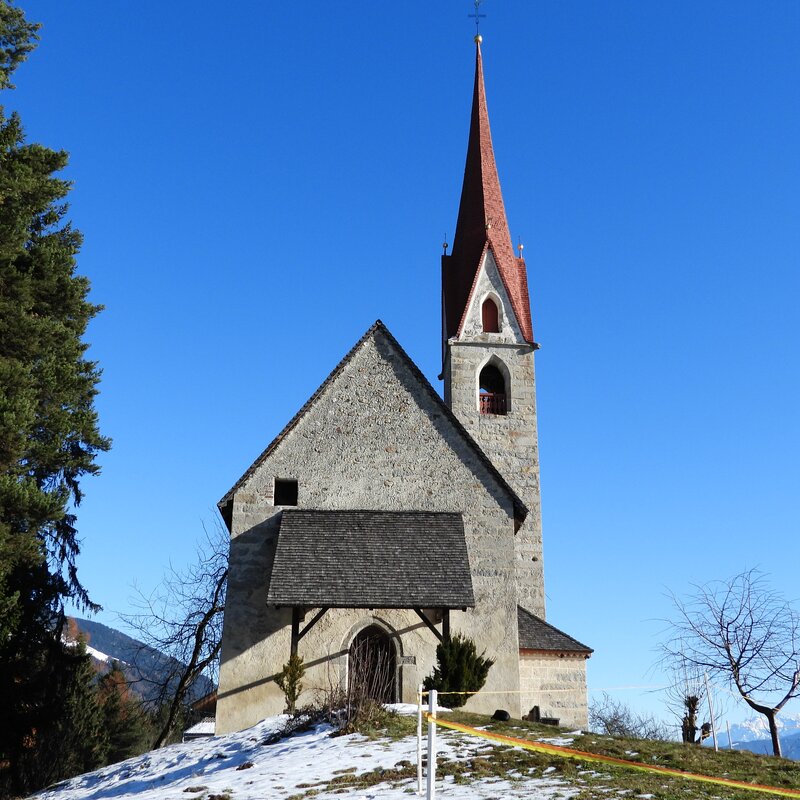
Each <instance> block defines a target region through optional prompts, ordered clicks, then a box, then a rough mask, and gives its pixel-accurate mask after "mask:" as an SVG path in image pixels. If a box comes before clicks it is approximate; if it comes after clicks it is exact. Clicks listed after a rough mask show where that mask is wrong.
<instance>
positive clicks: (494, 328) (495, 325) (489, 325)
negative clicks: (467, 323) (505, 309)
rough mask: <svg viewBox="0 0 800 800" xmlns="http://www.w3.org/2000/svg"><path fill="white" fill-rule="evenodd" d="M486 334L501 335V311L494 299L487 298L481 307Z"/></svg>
mask: <svg viewBox="0 0 800 800" xmlns="http://www.w3.org/2000/svg"><path fill="white" fill-rule="evenodd" d="M481 321H482V322H483V332H484V333H500V309H499V308H498V307H497V303H496V302H495V301H494V299H493V298H491V297H487V298H486V299H485V300H484V301H483V305H482V306H481Z"/></svg>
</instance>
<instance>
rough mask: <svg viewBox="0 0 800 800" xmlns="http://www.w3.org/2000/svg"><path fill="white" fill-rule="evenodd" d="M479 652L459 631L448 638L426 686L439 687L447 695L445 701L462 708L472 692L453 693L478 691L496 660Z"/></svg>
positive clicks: (429, 687)
mask: <svg viewBox="0 0 800 800" xmlns="http://www.w3.org/2000/svg"><path fill="white" fill-rule="evenodd" d="M484 655H485V653H481V654H480V655H478V652H477V650H476V649H475V642H473V641H472V639H468V638H467V637H465V636H461V635H460V634H457V635H456V636H451V637H449V638H447V639H445V640H444V641H443V642H441V643H440V644H439V646H438V647H437V648H436V662H437V666H435V667H434V668H433V674H432V675H430V676H428V677H427V678H425V681H424V683H423V685H424V686H425V688H426V689H428V690H430V689H436V691H437V692H440V693H442V694H446V696H445V697H443V698H442V704H443V705H445V706H448V707H450V708H459V707H460V706H463V705H464V703H466V702H467V700H468V699H469V694H450V693H451V692H479V691H480V690H481V689H482V688H483V684H484V683H486V676H487V675H488V674H489V670H490V669H491V666H492V664H494V660H493V659H491V658H484Z"/></svg>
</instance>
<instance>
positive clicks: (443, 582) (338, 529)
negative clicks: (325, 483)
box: [267, 510, 475, 608]
mask: <svg viewBox="0 0 800 800" xmlns="http://www.w3.org/2000/svg"><path fill="white" fill-rule="evenodd" d="M267 603H269V604H270V605H276V606H305V607H312V608H321V607H328V608H472V607H474V605H475V598H474V596H473V592H472V577H471V573H470V568H469V559H468V556H467V545H466V541H465V539H464V523H463V521H462V519H461V514H454V513H436V512H430V511H360V510H359V511H305V510H285V511H284V512H283V515H282V518H281V523H280V533H279V535H278V544H277V548H276V552H275V561H274V564H273V568H272V577H271V579H270V584H269V590H268V593H267Z"/></svg>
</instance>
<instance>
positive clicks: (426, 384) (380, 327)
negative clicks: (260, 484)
mask: <svg viewBox="0 0 800 800" xmlns="http://www.w3.org/2000/svg"><path fill="white" fill-rule="evenodd" d="M377 331H381V332H382V333H383V334H384V335H385V336H386V338H387V339H388V341H389V342H390V344H391V345H392V346H393V347H394V348H395V349H396V350H397V351H398V353H399V355H400V357H401V358H402V359H403V361H404V362H405V364H406V366H407V367H408V368H409V369H410V370H411V372H412V374H413V375H414V377H416V378H417V380H418V381H419V382H420V384H421V385H422V388H423V390H424V391H425V392H426V393H427V394H428V396H429V397H430V398H431V399H433V400H434V401H435V402H436V403H437V404H438V405H439V407H440V408H441V410H442V411H443V412H444V414H445V416H446V417H447V420H448V422H450V423H451V424H452V425H453V426H454V427H455V429H456V431H457V432H458V433H459V434H460V435H461V437H462V438H463V439H464V440H465V441H466V443H467V445H468V446H469V447H470V448H471V449H472V450H473V451H474V452H475V454H476V455H477V457H478V459H479V460H480V462H481V463H482V464H483V465H484V467H485V468H486V469H487V470H488V472H489V473H490V474H491V475H492V477H493V478H494V479H495V480H496V481H497V482H498V484H499V485H500V487H501V488H502V489H504V490H505V491H506V492H507V494H508V495H509V497H511V500H512V502H513V503H514V514H515V516H517V515H518V516H519V517H520V518H522V519H524V518H525V517H526V516H527V514H528V507H527V506H526V505H525V503H523V502H522V500H521V499H520V497H519V495H517V493H516V492H515V491H514V490H513V489H512V488H511V486H510V484H509V483H508V481H507V480H506V479H505V478H504V477H503V475H502V474H501V473H500V471H499V470H498V469H497V467H496V466H495V465H494V464H493V463H492V461H491V459H490V458H489V457H488V456H487V455H486V453H484V452H483V450H482V449H481V447H480V445H479V444H478V443H477V442H476V441H475V440H474V439H473V438H472V436H470V434H469V432H468V431H467V430H466V428H465V427H464V426H463V425H462V424H461V422H460V421H459V420H458V418H457V417H456V415H455V414H454V413H453V412H452V411H451V410H450V409H449V408H448V407H447V405H445V402H444V401H443V400H442V398H441V397H440V396H439V394H438V392H436V390H435V389H434V388H433V386H431V383H430V381H429V380H428V379H427V378H426V377H425V375H424V374H423V373H422V370H420V368H419V367H418V366H417V365H416V364H415V363H414V362H413V361H412V359H411V357H410V356H409V355H408V353H406V351H405V350H404V349H403V346H402V345H401V344H400V342H398V341H397V339H395V337H394V336H393V335H392V332H391V331H390V330H389V329H388V328H387V327H386V325H385V324H384V323H383V322H381V320H379V319H378V320H376V321H375V322H374V323H373V324H372V325H370V327H369V328H368V329H367V331H366V332H365V333H364V335H363V336H362V337H361V338H360V339H359V340H358V341H357V342H356V343H355V344H354V345H353V346H352V347H351V348H350V350H348V351H347V353H346V354H345V356H344V357H343V358H342V360H341V361H340V362H339V363H338V364H337V365H336V366H335V367H334V368H333V370H332V371H331V372H330V374H329V375H328V377H327V378H325V380H324V381H323V382H322V383H321V384H320V385H319V386H318V387H317V389H316V391H315V392H314V393H313V394H312V395H311V397H309V398H308V400H306V402H305V403H303V405H302V406H301V407H300V409H299V410H298V411H297V413H296V414H295V415H294V416H293V417H292V418H291V419H290V420H289V422H287V423H286V425H285V426H284V427H283V429H282V430H281V431H280V433H278V435H277V436H276V437H275V438H274V439H273V440H272V441H271V442H270V443H269V444H268V445H267V447H266V448H265V449H264V450H263V451H262V453H261V455H259V456H258V457H257V458H256V460H255V461H254V462H253V463H252V464H251V465H250V466H249V467H248V468H247V469H246V470H245V472H244V473H243V474H242V476H241V477H240V478H239V480H238V481H236V483H234V485H233V486H232V487H231V488H230V489H229V490H228V491H227V492H226V493H225V494H224V495H223V497H222V499H221V500H220V501H219V502H218V503H217V507H218V508H219V509H220V512H221V513H222V515H223V519H225V520H226V522H227V523H228V527H230V523H229V522H228V520H227V519H226V518H225V514H224V513H223V508H224V507H226V506H227V505H228V503H229V502H230V500H231V499H232V497H233V494H234V492H235V491H236V490H237V489H239V488H240V487H241V486H242V485H243V484H244V483H245V482H246V481H247V480H248V478H250V477H251V476H252V475H253V473H254V472H255V470H256V469H258V467H260V466H261V464H263V463H264V461H265V460H266V459H267V457H268V456H269V455H270V454H271V453H272V451H273V450H274V449H275V448H276V447H277V446H278V445H279V444H280V443H281V441H282V440H283V439H284V437H285V436H286V435H287V434H288V433H290V432H291V431H292V429H293V428H294V427H295V426H296V425H297V424H298V423H299V422H300V420H301V419H302V418H303V417H304V416H305V414H306V413H307V412H308V411H309V409H310V408H311V406H312V405H313V404H314V403H315V402H316V400H317V399H318V398H319V397H320V395H321V394H322V393H323V392H324V391H325V389H326V388H327V387H328V386H329V385H330V384H331V383H332V382H333V381H334V380H335V379H336V378H337V377H338V376H339V375H340V374H341V372H342V370H344V368H345V367H346V366H347V364H348V363H349V362H350V361H351V360H352V358H353V356H354V355H355V354H356V352H357V351H358V350H359V349H360V348H361V347H362V346H363V344H364V343H365V342H366V341H367V339H368V338H369V337H370V336H372V335H373V334H374V333H376V332H377ZM300 510H302V509H300ZM309 510H310V509H309ZM343 510H345V509H343Z"/></svg>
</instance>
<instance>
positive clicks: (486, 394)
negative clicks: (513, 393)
mask: <svg viewBox="0 0 800 800" xmlns="http://www.w3.org/2000/svg"><path fill="white" fill-rule="evenodd" d="M478 404H479V405H478V410H479V411H480V412H481V414H496V415H505V414H507V413H508V385H507V382H506V379H505V376H504V375H503V373H502V372H501V371H500V369H499V367H498V366H497V364H495V363H493V362H491V361H490V362H489V363H488V364H486V365H485V366H484V367H483V369H482V370H481V371H480V375H479V376H478Z"/></svg>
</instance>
